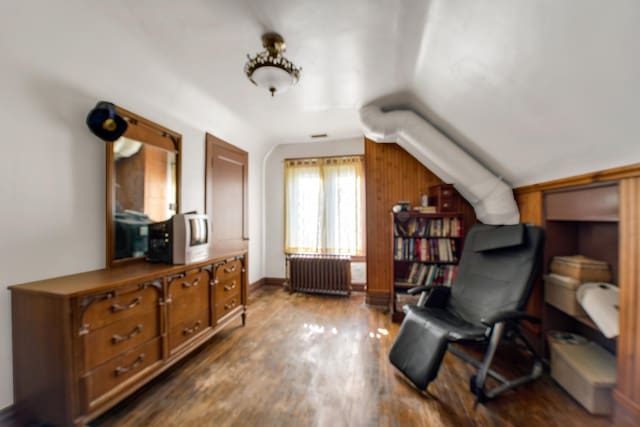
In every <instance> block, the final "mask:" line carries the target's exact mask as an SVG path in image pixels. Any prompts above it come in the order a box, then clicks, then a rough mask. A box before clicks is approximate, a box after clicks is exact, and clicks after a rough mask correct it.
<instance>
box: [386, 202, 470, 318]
mask: <svg viewBox="0 0 640 427" xmlns="http://www.w3.org/2000/svg"><path fill="white" fill-rule="evenodd" d="M463 219H464V218H463V215H462V214H459V213H444V214H435V213H434V214H423V213H419V212H415V211H413V212H405V211H402V212H399V213H397V214H395V215H393V278H394V286H393V288H392V295H391V301H392V310H391V312H392V317H393V320H394V321H400V320H401V319H402V317H403V313H402V306H403V305H405V304H411V303H412V302H415V301H414V299H415V298H413V297H411V296H409V295H407V294H406V291H407V290H408V289H410V288H412V287H415V286H421V285H441V286H451V283H453V280H454V279H455V276H456V273H457V270H458V266H457V264H458V258H459V254H460V252H461V249H462V247H461V245H462V242H463V241H464V230H463V224H464V220H463Z"/></svg>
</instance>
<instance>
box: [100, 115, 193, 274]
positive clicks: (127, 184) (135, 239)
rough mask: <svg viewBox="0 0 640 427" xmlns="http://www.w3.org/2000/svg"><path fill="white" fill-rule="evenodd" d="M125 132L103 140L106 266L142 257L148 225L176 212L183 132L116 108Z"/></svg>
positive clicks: (138, 259) (163, 219)
mask: <svg viewBox="0 0 640 427" xmlns="http://www.w3.org/2000/svg"><path fill="white" fill-rule="evenodd" d="M116 112H117V113H118V114H119V115H120V116H122V117H123V118H124V119H125V120H126V121H127V123H128V127H127V131H126V132H125V133H124V135H123V136H122V137H120V138H119V139H118V140H116V141H114V142H107V143H106V162H107V164H106V171H107V179H106V183H107V215H106V219H107V224H106V225H107V227H106V230H107V238H106V243H107V267H115V266H117V265H120V264H124V263H129V262H136V261H141V260H143V259H144V257H145V255H146V252H147V235H148V224H151V223H154V222H160V221H165V220H167V219H169V218H171V216H172V215H174V214H175V213H177V212H179V200H180V194H179V192H180V148H181V143H182V137H181V135H180V134H178V133H176V132H174V131H171V130H169V129H167V128H165V127H163V126H160V125H158V124H157V123H154V122H151V121H149V120H147V119H145V118H143V117H140V116H138V115H136V114H133V113H131V112H130V111H127V110H125V109H123V108H120V107H116Z"/></svg>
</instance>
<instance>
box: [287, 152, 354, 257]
mask: <svg viewBox="0 0 640 427" xmlns="http://www.w3.org/2000/svg"><path fill="white" fill-rule="evenodd" d="M363 181H364V158H363V157H362V156H349V157H330V158H318V159H289V160H285V252H286V253H322V254H348V255H363V253H364V234H363V224H364V183H363Z"/></svg>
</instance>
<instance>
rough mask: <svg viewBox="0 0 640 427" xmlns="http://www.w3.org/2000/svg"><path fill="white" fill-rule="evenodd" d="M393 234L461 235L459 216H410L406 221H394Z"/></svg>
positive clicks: (414, 235)
mask: <svg viewBox="0 0 640 427" xmlns="http://www.w3.org/2000/svg"><path fill="white" fill-rule="evenodd" d="M394 227H395V229H394V234H395V235H396V236H401V237H461V236H462V221H460V218H456V217H451V218H410V219H409V220H408V221H407V222H405V223H401V222H399V221H394Z"/></svg>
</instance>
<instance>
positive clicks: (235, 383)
mask: <svg viewBox="0 0 640 427" xmlns="http://www.w3.org/2000/svg"><path fill="white" fill-rule="evenodd" d="M247 320H248V321H247V325H246V326H245V327H241V326H240V325H239V324H238V325H237V326H231V327H229V328H228V329H227V330H225V331H223V332H221V333H220V334H219V335H217V336H215V337H213V339H212V340H211V342H210V343H209V344H207V345H205V346H204V347H203V348H202V349H201V350H200V351H197V352H196V353H195V354H193V356H191V357H188V358H187V359H186V360H185V361H184V362H182V363H180V364H179V365H177V366H176V367H174V368H173V369H171V370H170V371H169V372H167V373H166V374H164V375H161V376H160V377H159V378H158V379H157V380H154V381H153V382H152V383H150V384H149V385H147V386H146V387H144V388H143V389H142V390H141V391H140V392H138V393H136V394H135V395H133V396H131V397H130V398H129V399H127V400H125V401H124V402H123V403H121V404H120V405H118V406H116V407H115V408H113V409H112V410H111V411H109V412H107V413H106V414H104V415H103V416H102V417H100V418H99V419H97V420H95V421H94V422H93V423H91V426H95V427H98V426H101V427H106V426H147V425H154V426H214V425H215V426H331V427H339V426H398V427H400V426H403V427H404V426H474V425H480V426H504V425H514V426H529V425H530V426H542V425H544V426H563V427H564V426H605V425H610V422H609V420H608V419H607V418H603V417H593V416H590V415H589V414H588V413H587V412H586V411H585V410H584V409H582V408H581V407H580V406H579V405H578V404H577V403H576V402H575V401H574V400H573V399H572V398H571V397H569V396H568V395H567V394H566V393H565V392H564V391H563V390H561V389H560V388H559V387H558V386H556V385H555V383H554V382H553V380H551V379H550V378H548V377H543V378H542V379H541V380H538V381H536V382H534V383H532V384H529V385H526V386H523V387H522V388H520V389H518V390H516V391H514V392H509V393H507V394H505V395H503V396H502V397H500V398H498V399H497V400H495V401H492V402H490V403H488V404H486V405H484V406H483V405H479V406H478V407H477V409H475V410H474V409H473V396H472V395H471V393H470V392H469V391H468V380H469V376H470V375H471V374H472V369H471V368H470V367H469V366H467V365H465V364H464V363H462V362H461V361H460V360H458V359H457V358H455V357H454V356H452V355H450V354H447V356H446V357H445V360H444V364H443V366H442V368H441V370H440V373H439V375H438V378H437V379H436V380H435V381H434V382H433V383H432V384H431V385H430V386H429V392H430V393H431V395H432V396H424V395H422V394H420V393H418V392H417V391H415V390H414V389H413V388H412V387H411V386H410V385H409V384H408V383H407V382H405V381H403V380H402V379H401V377H400V376H399V375H398V374H396V373H395V371H394V370H393V368H392V367H391V365H390V364H389V363H388V361H387V354H388V351H389V347H390V346H391V343H392V341H393V337H394V336H395V334H396V333H397V331H398V325H397V324H392V323H391V322H390V320H389V316H388V315H386V314H384V313H382V312H379V311H376V310H373V309H370V308H368V307H367V306H365V304H364V294H355V295H352V296H351V297H350V298H339V297H322V296H311V295H304V294H289V293H287V292H285V291H284V290H282V289H281V288H274V287H267V286H265V287H262V288H261V289H259V290H258V291H256V292H255V293H253V295H252V297H251V300H250V305H249V315H248V319H247ZM238 323H239V322H238Z"/></svg>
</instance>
